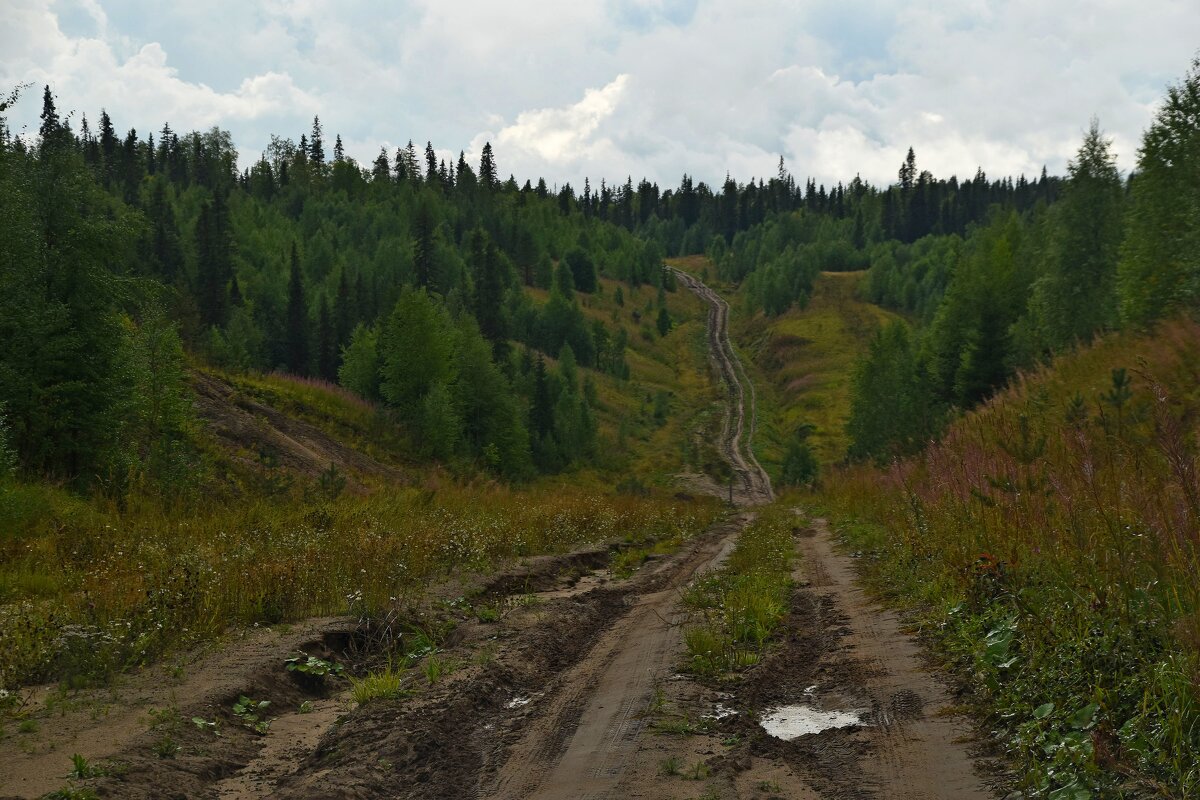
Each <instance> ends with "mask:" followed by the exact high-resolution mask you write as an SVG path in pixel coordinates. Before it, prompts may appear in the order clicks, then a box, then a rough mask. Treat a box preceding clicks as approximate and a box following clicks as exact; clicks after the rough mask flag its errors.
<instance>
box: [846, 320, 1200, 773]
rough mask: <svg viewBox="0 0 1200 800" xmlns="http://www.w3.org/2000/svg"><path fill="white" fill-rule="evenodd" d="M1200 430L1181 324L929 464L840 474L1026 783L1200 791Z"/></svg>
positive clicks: (945, 449)
mask: <svg viewBox="0 0 1200 800" xmlns="http://www.w3.org/2000/svg"><path fill="white" fill-rule="evenodd" d="M1198 432H1200V326H1198V325H1197V324H1196V323H1194V322H1189V321H1175V322H1173V323H1170V324H1166V325H1163V326H1162V327H1161V328H1160V330H1158V331H1157V332H1156V333H1155V334H1154V335H1153V336H1152V337H1137V336H1134V335H1122V336H1118V337H1112V338H1110V339H1108V340H1106V341H1103V342H1101V343H1099V344H1098V345H1096V346H1094V347H1091V348H1088V349H1086V350H1082V351H1080V352H1078V353H1075V354H1071V355H1068V356H1065V357H1062V358H1060V359H1058V360H1057V361H1056V362H1055V363H1054V364H1053V365H1051V366H1050V367H1048V368H1046V369H1042V370H1040V371H1038V372H1035V373H1033V374H1030V375H1027V376H1024V377H1023V378H1021V379H1020V380H1018V381H1017V383H1016V385H1015V386H1013V387H1012V388H1011V389H1009V390H1007V391H1005V392H1003V393H1002V394H1000V395H999V396H997V397H996V398H995V399H993V400H992V401H991V402H989V403H988V404H987V405H986V406H985V407H983V408H981V409H979V410H977V411H976V412H973V413H971V414H968V415H966V416H965V417H963V418H962V419H961V420H959V421H958V422H957V423H956V424H955V425H954V426H952V428H951V429H950V431H949V432H948V433H947V434H946V436H945V437H944V438H943V439H942V440H941V441H940V442H937V443H935V444H932V445H931V446H930V447H929V448H928V449H927V450H926V451H925V452H924V453H923V454H922V455H920V456H917V457H915V458H912V459H909V460H906V461H902V462H898V463H895V464H893V465H892V466H891V467H890V468H888V469H886V470H876V469H872V468H868V467H852V468H845V469H842V470H840V471H838V472H837V473H835V474H833V475H831V476H829V479H828V481H827V487H828V488H827V489H826V491H825V493H824V498H825V501H826V502H828V503H829V504H830V505H831V506H832V508H833V509H834V510H835V511H836V512H838V516H839V517H841V518H842V519H857V520H860V521H866V522H867V523H868V524H866V525H852V526H847V527H845V528H844V530H845V531H846V532H847V533H848V534H849V535H850V536H851V538H852V539H854V540H855V541H856V543H857V546H858V547H859V548H862V549H866V550H869V551H872V552H873V554H874V556H875V558H874V559H873V561H872V563H873V565H874V566H873V568H872V570H873V572H874V574H875V576H876V578H878V579H879V583H880V585H881V586H886V587H888V589H889V590H890V591H893V592H895V593H897V594H899V595H902V596H904V597H907V598H908V599H910V600H913V601H917V602H920V603H923V604H924V605H925V607H926V608H928V609H931V610H932V613H931V615H930V620H931V621H932V622H934V623H936V626H937V630H938V631H940V634H939V635H940V636H941V639H942V641H943V643H944V644H945V645H946V647H947V652H948V653H949V654H950V656H951V657H952V658H953V659H955V661H956V662H957V663H958V665H959V667H960V668H961V673H962V674H963V675H966V676H969V681H970V683H971V685H972V687H973V688H974V690H975V693H976V696H977V697H978V698H979V699H980V700H981V701H982V702H983V703H984V704H985V705H986V706H987V707H988V708H990V709H992V710H993V711H994V712H995V713H996V719H997V725H998V726H999V727H1001V728H1002V729H1004V730H1006V731H1007V732H1008V733H1009V734H1010V740H1011V741H1012V743H1013V744H1012V746H1013V748H1014V751H1015V752H1016V754H1017V755H1018V757H1019V758H1020V759H1021V760H1022V761H1023V762H1024V763H1025V764H1026V765H1027V767H1028V773H1027V783H1028V785H1027V787H1026V788H1028V789H1031V790H1036V791H1042V790H1049V789H1059V790H1064V791H1065V790H1067V789H1070V788H1071V787H1072V786H1077V787H1078V788H1079V789H1080V790H1081V791H1083V790H1090V789H1104V788H1105V787H1111V786H1112V785H1113V784H1114V783H1115V782H1116V780H1117V779H1116V778H1115V777H1114V776H1116V775H1120V774H1136V776H1137V778H1136V780H1139V781H1142V782H1144V783H1146V784H1148V785H1152V786H1154V787H1156V788H1157V789H1158V790H1160V791H1163V792H1164V793H1167V794H1174V795H1176V796H1195V794H1196V793H1198V792H1200V769H1197V764H1200V705H1198V697H1200V577H1198V576H1200V501H1198V498H1200V481H1198V473H1200V470H1198V464H1197V452H1198V450H1200V439H1198ZM1093 707H1094V709H1093ZM1089 709H1092V710H1093V713H1091V714H1088V713H1086V712H1087V711H1088V710H1089ZM1036 712H1041V713H1040V714H1039V713H1036Z"/></svg>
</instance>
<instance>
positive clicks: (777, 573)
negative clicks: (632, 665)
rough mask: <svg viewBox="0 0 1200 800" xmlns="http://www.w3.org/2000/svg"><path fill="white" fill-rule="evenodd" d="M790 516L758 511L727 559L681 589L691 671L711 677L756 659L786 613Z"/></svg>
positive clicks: (772, 510) (777, 510)
mask: <svg viewBox="0 0 1200 800" xmlns="http://www.w3.org/2000/svg"><path fill="white" fill-rule="evenodd" d="M793 519H794V518H793V517H792V515H791V513H790V511H789V510H787V509H784V508H783V507H782V506H777V507H772V508H770V509H767V510H765V511H762V512H760V516H759V518H758V519H757V520H755V521H754V522H752V523H751V524H750V525H749V526H748V527H747V528H746V530H744V531H743V532H742V534H741V536H740V537H738V542H737V546H736V547H735V548H734V550H733V552H732V553H730V555H729V560H728V561H727V562H726V563H725V564H724V565H723V566H722V567H721V568H720V569H718V570H716V571H715V572H714V573H712V574H710V575H707V576H704V577H702V578H699V579H698V580H696V581H695V582H693V583H692V584H691V585H690V586H689V587H688V589H687V591H686V592H685V593H684V596H683V603H684V607H685V608H687V609H688V610H689V612H690V616H691V618H690V620H689V623H688V625H687V626H686V627H685V628H684V645H685V647H686V648H687V652H688V657H689V659H690V667H691V669H692V671H693V672H695V673H696V674H698V675H701V676H704V677H709V678H717V677H721V676H723V675H725V674H726V673H729V672H731V671H735V670H737V669H739V668H741V667H747V666H750V665H752V664H755V663H757V662H758V661H759V660H760V659H761V657H762V652H763V650H764V648H765V647H766V646H767V643H768V641H769V640H770V638H771V636H772V634H774V632H775V629H776V628H777V627H778V625H779V623H780V622H782V621H783V618H784V617H785V616H786V615H787V611H788V598H789V596H790V592H791V586H792V575H791V564H792V560H793V558H794V557H795V549H794V546H793V543H792V533H791V525H792V520H793Z"/></svg>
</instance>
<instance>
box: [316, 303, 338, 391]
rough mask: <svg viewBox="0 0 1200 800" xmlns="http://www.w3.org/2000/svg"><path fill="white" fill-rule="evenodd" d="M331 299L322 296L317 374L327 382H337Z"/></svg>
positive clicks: (318, 319)
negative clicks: (330, 308) (330, 310)
mask: <svg viewBox="0 0 1200 800" xmlns="http://www.w3.org/2000/svg"><path fill="white" fill-rule="evenodd" d="M336 338H337V337H336V334H335V332H334V327H333V319H332V315H331V314H330V312H329V298H328V297H325V296H324V295H322V296H321V310H320V312H319V313H318V316H317V374H318V375H319V376H320V377H322V378H324V379H325V380H327V381H336V380H337V342H336V341H335V340H336Z"/></svg>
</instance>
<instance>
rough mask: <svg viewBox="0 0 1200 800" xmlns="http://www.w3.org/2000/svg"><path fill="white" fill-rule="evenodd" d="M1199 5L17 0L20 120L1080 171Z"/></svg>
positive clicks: (249, 143) (812, 169) (1134, 102)
mask: <svg viewBox="0 0 1200 800" xmlns="http://www.w3.org/2000/svg"><path fill="white" fill-rule="evenodd" d="M1196 3H1197V0H907V1H904V2H901V1H900V0H856V1H851V0H841V1H840V2H839V1H837V0H828V1H827V0H791V1H790V2H788V1H783V0H781V1H779V2H776V1H775V0H761V1H760V2H750V1H749V0H567V1H564V0H503V2H499V1H498V0H397V1H396V2H388V3H369V2H359V1H358V0H338V2H332V1H329V2H326V0H293V1H292V2H284V0H264V1H263V2H248V1H247V0H206V1H205V2H198V3H158V2H142V1H140V0H0V23H2V24H0V92H3V93H7V90H8V89H9V88H11V87H13V86H15V85H17V84H23V83H28V84H31V88H29V89H27V90H26V91H25V94H24V95H23V99H22V101H21V103H20V104H19V105H18V106H17V107H16V108H15V109H13V110H12V111H11V112H10V116H9V124H10V127H12V128H13V129H14V130H17V131H21V130H22V129H24V130H25V131H26V132H27V133H29V132H35V131H36V129H37V115H38V113H39V112H40V111H41V87H42V85H43V84H47V83H49V84H50V85H51V88H52V91H53V92H54V93H55V95H56V97H57V102H58V108H59V111H60V112H67V111H73V112H74V114H75V116H74V117H73V118H72V126H73V128H75V129H76V130H78V126H79V119H80V116H81V115H83V114H86V115H87V117H88V119H89V120H91V121H92V123H93V125H94V123H95V120H96V119H97V118H98V117H99V112H100V109H101V108H105V109H107V111H108V113H109V115H110V116H111V117H112V118H113V121H114V124H115V125H116V127H117V128H118V130H119V131H120V132H122V133H123V132H125V131H127V130H128V129H129V128H131V127H134V128H136V129H137V130H138V131H139V133H140V134H141V135H142V136H143V137H144V136H145V134H146V133H147V132H149V131H157V130H159V129H160V128H161V127H162V124H163V123H164V122H169V123H170V124H171V126H172V128H174V129H175V130H176V131H188V130H193V129H208V128H211V127H212V126H214V125H216V126H219V127H221V128H223V129H226V130H229V131H231V132H232V134H233V138H234V142H235V143H236V145H237V147H238V150H239V153H240V160H241V163H242V164H243V166H245V165H247V164H249V163H252V162H253V161H255V160H257V158H258V156H259V154H260V153H261V152H262V151H263V149H264V148H265V147H266V145H267V143H268V142H269V140H270V136H271V134H279V135H281V136H288V137H290V138H292V139H294V140H298V139H299V138H300V134H301V133H304V132H306V131H307V130H308V129H309V128H310V126H311V124H312V118H313V116H314V115H317V114H319V115H320V117H321V122H322V124H323V127H324V129H325V133H326V138H327V139H328V140H329V141H328V142H327V143H326V152H327V153H328V152H330V151H331V149H332V140H333V138H334V136H335V135H336V134H340V135H341V137H342V140H343V142H344V144H345V148H346V153H347V155H349V156H351V157H354V158H356V159H358V160H359V161H361V162H363V163H369V162H370V161H372V160H374V158H375V157H376V155H378V153H379V148H380V147H381V146H382V147H385V148H387V150H388V152H389V153H391V152H394V151H395V149H396V147H397V146H401V145H403V144H405V143H406V142H407V141H408V140H409V139H412V140H413V141H414V142H416V143H417V146H418V148H419V149H421V148H423V147H424V143H425V142H426V141H432V142H433V144H434V147H435V148H436V149H437V150H438V151H439V153H441V154H443V155H445V156H453V157H455V158H456V157H457V154H458V152H459V151H460V150H464V151H466V154H467V158H468V160H469V161H470V162H471V163H472V164H478V158H479V153H480V151H481V150H482V148H483V145H484V143H485V142H488V141H490V142H491V143H492V146H493V148H494V149H495V152H496V161H497V164H498V167H499V171H500V174H501V176H502V177H503V176H507V175H508V174H510V173H511V174H514V175H515V176H516V177H517V178H518V179H519V180H521V181H524V179H526V178H533V179H535V180H536V178H537V177H539V176H541V177H545V178H546V180H547V182H548V183H550V184H561V183H562V182H565V181H570V182H571V183H573V184H574V185H575V186H576V187H577V188H578V187H580V186H581V185H582V182H583V178H584V177H585V176H588V177H590V178H591V180H592V182H593V183H594V184H597V185H598V184H599V182H600V179H601V178H606V179H607V180H608V181H609V182H610V183H613V182H624V180H625V178H626V177H627V176H631V177H632V178H633V180H634V182H635V183H636V182H637V181H638V180H639V179H640V178H642V177H646V178H648V179H650V180H652V181H657V182H658V183H660V185H662V186H663V187H664V188H666V187H668V186H675V185H678V182H679V179H680V177H681V176H682V175H683V174H684V173H688V174H690V175H692V176H693V177H694V178H695V179H696V180H703V181H707V182H709V183H710V184H716V183H720V182H721V181H723V180H724V178H725V176H726V174H729V175H731V176H732V177H734V178H735V179H736V180H738V181H746V180H748V179H750V178H752V177H768V178H769V177H771V176H772V175H774V174H776V171H777V169H778V164H779V158H780V156H783V158H784V159H785V161H786V164H787V168H788V169H789V171H790V172H791V173H792V174H793V175H795V176H796V177H797V179H798V180H804V179H805V178H807V177H810V176H811V177H813V178H815V179H816V180H817V181H818V182H821V183H825V184H828V185H833V184H834V183H836V182H837V181H839V180H840V181H849V180H850V179H852V178H853V177H854V176H855V175H861V177H862V178H863V179H864V180H868V181H871V182H874V183H878V184H884V183H890V182H894V181H895V180H896V173H897V170H898V169H899V166H900V164H901V162H902V161H903V159H904V155H905V153H906V152H907V150H908V148H909V147H910V146H911V147H912V148H914V150H915V152H916V156H917V166H918V168H919V169H928V170H930V171H931V172H932V173H933V174H934V175H935V176H938V177H948V176H949V175H951V174H957V175H959V176H969V175H973V174H974V173H975V171H976V169H977V168H982V169H984V170H985V171H986V172H987V174H988V175H989V176H991V177H998V176H1002V175H1012V176H1016V175H1019V174H1026V175H1030V176H1034V175H1036V174H1038V173H1040V171H1041V169H1042V167H1043V165H1045V166H1046V167H1047V168H1048V169H1049V170H1050V172H1051V173H1052V174H1061V173H1063V172H1064V170H1065V168H1066V165H1067V162H1068V160H1069V159H1070V158H1071V156H1072V154H1073V153H1074V152H1075V150H1076V149H1077V148H1078V146H1079V143H1080V141H1081V139H1082V136H1083V133H1084V131H1085V130H1086V129H1087V127H1088V125H1089V121H1090V119H1091V118H1092V117H1093V116H1094V117H1097V118H1098V119H1099V123H1100V126H1101V128H1102V129H1103V130H1104V131H1105V132H1106V134H1107V135H1108V136H1109V137H1110V138H1111V139H1112V141H1113V148H1114V150H1115V152H1116V154H1117V158H1118V163H1119V165H1120V167H1121V168H1122V169H1123V170H1126V171H1127V170H1129V169H1130V168H1132V167H1133V166H1134V164H1135V159H1136V149H1137V145H1138V142H1139V141H1140V138H1141V134H1142V132H1143V131H1144V130H1145V128H1146V127H1147V125H1148V124H1149V123H1150V122H1151V120H1152V119H1153V115H1154V113H1155V110H1156V108H1157V106H1158V103H1159V102H1160V100H1161V98H1162V96H1163V94H1164V92H1165V89H1166V87H1167V86H1168V85H1169V84H1171V83H1174V82H1177V81H1178V80H1179V79H1180V78H1182V76H1183V75H1184V73H1185V72H1186V71H1187V69H1188V68H1189V65H1190V64H1191V62H1192V60H1193V59H1194V58H1195V57H1196V55H1197V53H1198V52H1200V51H1198V49H1197V48H1200V9H1198V8H1197V5H1196Z"/></svg>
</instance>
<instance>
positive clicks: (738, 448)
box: [670, 267, 775, 506]
mask: <svg viewBox="0 0 1200 800" xmlns="http://www.w3.org/2000/svg"><path fill="white" fill-rule="evenodd" d="M670 269H671V271H672V272H673V273H674V274H675V276H676V278H678V279H679V280H680V281H681V282H682V283H683V285H684V286H686V287H687V288H688V290H689V291H691V292H692V293H693V294H695V295H696V296H697V297H699V298H700V299H701V300H703V301H704V302H705V303H707V304H708V351H709V356H710V357H711V358H712V361H713V365H714V366H715V367H716V371H717V374H718V375H720V376H721V381H722V382H723V383H724V384H725V387H726V391H727V401H726V403H725V419H724V422H723V424H722V431H721V452H722V455H723V456H724V457H725V460H726V461H727V462H729V465H730V467H731V468H732V469H733V472H734V474H735V475H736V476H737V478H738V482H739V483H740V484H741V488H740V490H739V491H738V492H736V493H735V494H736V495H737V496H736V497H735V498H734V499H735V500H736V501H737V504H738V505H742V506H751V505H765V504H767V503H770V502H772V501H774V500H775V493H774V491H773V490H772V489H771V478H770V477H769V476H768V475H767V473H766V471H765V470H764V469H763V468H762V465H761V464H759V463H758V459H757V458H756V457H755V456H754V448H753V445H752V444H751V441H749V440H752V439H753V438H754V431H755V429H756V426H757V422H758V409H757V405H758V403H757V396H756V395H755V392H754V384H753V382H752V381H750V379H749V378H748V377H747V376H746V370H745V368H744V367H743V366H742V362H741V361H740V360H739V359H738V357H737V353H735V352H734V350H733V345H732V344H731V343H730V341H729V303H727V302H725V299H724V298H723V297H721V296H720V295H719V294H717V293H716V292H715V291H713V290H712V289H711V288H709V287H708V286H706V285H705V284H704V283H703V282H702V281H701V280H700V279H699V278H696V277H695V276H693V275H691V274H689V273H687V272H684V271H682V270H678V269H675V268H674V267H670ZM747 397H748V398H749V400H748V402H749V409H747ZM747 428H748V429H749V434H748V436H747V435H746V434H747Z"/></svg>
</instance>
